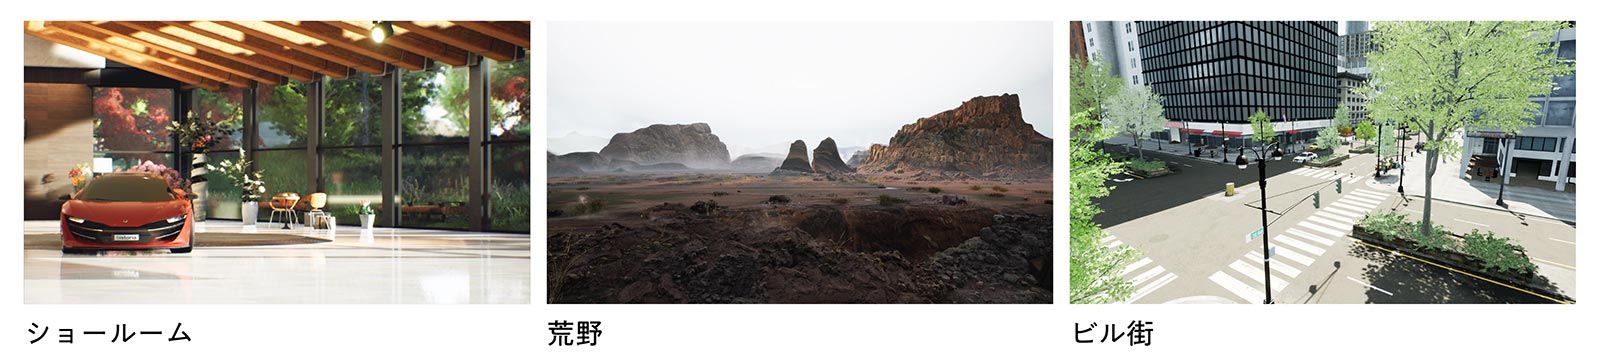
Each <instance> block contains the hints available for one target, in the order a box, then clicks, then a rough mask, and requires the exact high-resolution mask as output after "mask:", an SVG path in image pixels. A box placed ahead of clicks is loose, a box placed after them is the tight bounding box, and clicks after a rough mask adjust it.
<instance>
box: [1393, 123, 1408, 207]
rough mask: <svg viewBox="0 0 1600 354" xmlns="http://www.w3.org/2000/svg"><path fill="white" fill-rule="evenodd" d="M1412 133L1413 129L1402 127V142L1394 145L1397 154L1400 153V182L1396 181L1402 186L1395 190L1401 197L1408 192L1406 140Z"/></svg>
mask: <svg viewBox="0 0 1600 354" xmlns="http://www.w3.org/2000/svg"><path fill="white" fill-rule="evenodd" d="M1410 133H1411V129H1406V128H1403V127H1402V128H1400V144H1398V145H1395V146H1394V152H1395V154H1396V155H1400V183H1396V184H1397V185H1399V186H1400V187H1399V188H1398V189H1397V190H1395V192H1397V193H1400V197H1401V198H1405V194H1406V153H1405V151H1406V140H1407V139H1406V138H1407V137H1409V136H1410V135H1409V134H1410Z"/></svg>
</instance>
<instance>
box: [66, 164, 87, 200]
mask: <svg viewBox="0 0 1600 354" xmlns="http://www.w3.org/2000/svg"><path fill="white" fill-rule="evenodd" d="M91 175H93V170H90V169H89V164H79V165H78V167H74V168H72V170H71V171H67V179H70V180H72V194H74V195H76V194H78V191H80V190H83V187H84V186H86V185H88V184H89V176H91Z"/></svg>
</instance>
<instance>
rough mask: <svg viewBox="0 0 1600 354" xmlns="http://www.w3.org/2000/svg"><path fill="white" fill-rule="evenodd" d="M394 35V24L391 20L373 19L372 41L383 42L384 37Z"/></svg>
mask: <svg viewBox="0 0 1600 354" xmlns="http://www.w3.org/2000/svg"><path fill="white" fill-rule="evenodd" d="M393 35H394V24H391V23H389V21H372V36H371V37H372V41H373V42H378V43H383V40H384V39H387V38H389V36H393Z"/></svg>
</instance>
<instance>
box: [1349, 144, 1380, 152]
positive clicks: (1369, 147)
mask: <svg viewBox="0 0 1600 354" xmlns="http://www.w3.org/2000/svg"><path fill="white" fill-rule="evenodd" d="M1375 150H1377V147H1374V146H1372V145H1367V146H1362V147H1357V148H1350V153H1352V154H1370V153H1372V152H1373V151H1375Z"/></svg>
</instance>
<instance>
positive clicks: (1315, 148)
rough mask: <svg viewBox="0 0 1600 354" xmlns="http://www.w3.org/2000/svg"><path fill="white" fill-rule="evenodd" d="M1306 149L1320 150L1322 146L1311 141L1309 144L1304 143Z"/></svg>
mask: <svg viewBox="0 0 1600 354" xmlns="http://www.w3.org/2000/svg"><path fill="white" fill-rule="evenodd" d="M1306 150H1322V147H1320V146H1317V144H1315V143H1313V144H1311V145H1306Z"/></svg>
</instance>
